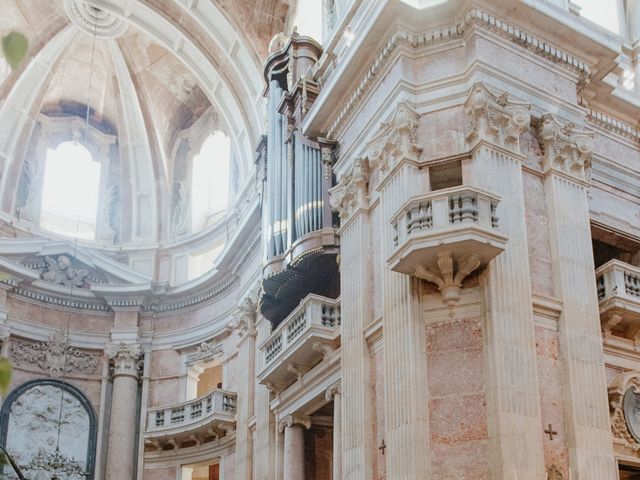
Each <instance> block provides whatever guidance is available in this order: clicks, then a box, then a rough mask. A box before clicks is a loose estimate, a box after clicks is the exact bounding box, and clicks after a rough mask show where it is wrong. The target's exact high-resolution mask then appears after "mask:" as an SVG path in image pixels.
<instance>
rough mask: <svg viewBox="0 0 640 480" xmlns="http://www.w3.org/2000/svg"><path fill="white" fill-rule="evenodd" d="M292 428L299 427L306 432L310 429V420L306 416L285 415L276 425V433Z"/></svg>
mask: <svg viewBox="0 0 640 480" xmlns="http://www.w3.org/2000/svg"><path fill="white" fill-rule="evenodd" d="M294 426H300V427H303V428H305V429H306V430H308V429H310V428H311V419H310V418H309V417H307V416H306V415H298V414H293V415H287V416H286V417H284V418H283V419H282V420H280V422H279V423H278V431H279V432H280V433H282V432H284V429H285V428H292V427H294Z"/></svg>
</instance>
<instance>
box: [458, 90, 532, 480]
mask: <svg viewBox="0 0 640 480" xmlns="http://www.w3.org/2000/svg"><path fill="white" fill-rule="evenodd" d="M530 108H531V106H530V105H529V104H526V103H522V102H517V101H514V100H512V99H511V98H509V96H508V95H507V94H506V93H503V94H501V95H497V94H495V93H493V92H491V91H490V90H489V89H488V87H487V86H485V85H484V84H482V83H477V84H475V85H474V86H473V87H472V88H471V92H470V94H469V98H468V99H467V101H466V103H465V109H466V112H467V114H468V115H469V117H470V120H471V131H470V133H469V134H468V136H467V141H468V142H469V148H470V150H471V153H472V158H471V161H470V163H469V165H468V169H467V170H465V173H466V174H467V176H466V178H464V182H465V183H468V184H469V185H472V186H474V187H478V188H482V189H485V190H488V191H489V192H492V193H495V194H498V195H499V196H500V204H499V206H498V210H497V217H498V219H499V229H500V232H501V233H502V234H504V235H505V236H506V237H507V238H508V243H507V247H506V249H505V251H504V252H502V253H501V254H500V255H498V256H497V257H496V258H495V259H494V260H492V261H491V262H490V263H489V264H488V265H487V267H486V269H485V272H484V273H483V274H482V276H481V278H480V282H481V285H482V288H483V291H484V308H485V316H486V329H485V340H484V342H485V355H486V359H487V360H486V365H487V374H488V375H487V385H486V391H487V409H488V428H489V438H490V446H491V459H490V467H491V478H492V479H496V480H498V479H501V480H502V479H504V480H506V479H508V480H513V479H514V478H518V480H539V479H540V478H544V476H545V470H544V451H543V442H542V420H541V416H540V393H539V389H538V371H537V359H536V338H535V329H534V322H533V309H532V303H531V302H532V298H531V274H530V270H529V247H528V242H527V229H526V219H525V203H524V187H523V179H522V161H523V160H524V158H525V157H524V156H523V154H522V153H521V152H520V142H519V138H520V134H521V133H523V132H525V131H527V130H528V129H529V124H530V113H529V110H530ZM465 167H466V166H465Z"/></svg>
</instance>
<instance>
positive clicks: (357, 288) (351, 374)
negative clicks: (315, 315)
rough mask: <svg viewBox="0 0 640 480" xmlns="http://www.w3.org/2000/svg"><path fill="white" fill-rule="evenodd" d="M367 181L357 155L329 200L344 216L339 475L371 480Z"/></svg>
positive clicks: (365, 164) (364, 164)
mask: <svg viewBox="0 0 640 480" xmlns="http://www.w3.org/2000/svg"><path fill="white" fill-rule="evenodd" d="M368 181H369V162H368V161H367V160H366V159H362V158H356V159H355V160H354V161H353V165H352V166H351V167H350V169H349V170H348V172H346V173H345V174H343V175H342V176H341V177H340V182H339V183H338V185H337V186H336V187H334V188H333V189H332V190H331V192H330V194H331V197H330V201H331V206H332V207H333V208H334V209H336V210H338V212H339V214H340V220H341V226H340V230H339V234H340V252H341V255H340V258H341V265H340V284H341V293H340V307H341V315H342V326H341V329H342V331H341V342H342V359H341V371H342V389H343V390H344V391H345V392H346V395H345V396H344V398H343V402H342V406H343V408H344V419H345V428H344V429H343V437H342V438H343V443H342V447H341V448H342V452H341V455H342V460H343V461H342V472H341V473H340V475H339V476H338V477H335V478H344V479H345V480H368V479H370V478H371V477H372V475H373V455H372V453H373V450H372V446H371V442H372V428H371V426H372V425H373V420H372V415H371V409H372V403H371V395H370V392H371V385H370V376H369V358H370V357H369V351H368V347H367V341H366V339H365V336H364V331H365V327H366V326H367V324H368V322H369V321H370V319H371V313H370V308H371V307H370V305H371V304H372V302H371V291H370V289H369V288H368V287H367V285H369V282H370V278H371V264H370V263H371V249H370V238H371V232H370V226H369V224H370V222H369V212H368V210H367V208H368V206H369V205H368V195H367V188H368ZM335 454H336V451H335V449H334V455H335Z"/></svg>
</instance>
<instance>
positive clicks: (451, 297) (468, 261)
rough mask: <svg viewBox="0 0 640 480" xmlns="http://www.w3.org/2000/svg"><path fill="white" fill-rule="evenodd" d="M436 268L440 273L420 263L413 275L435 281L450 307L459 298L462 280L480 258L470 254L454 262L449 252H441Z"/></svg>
mask: <svg viewBox="0 0 640 480" xmlns="http://www.w3.org/2000/svg"><path fill="white" fill-rule="evenodd" d="M437 264H438V269H439V270H440V273H439V274H438V273H434V272H432V271H431V270H428V269H427V268H425V267H424V266H422V265H419V266H418V267H416V270H415V274H414V275H415V276H416V277H418V278H421V279H423V280H426V281H428V282H431V283H435V284H436V285H437V286H438V289H439V290H440V293H441V294H442V301H443V302H444V303H446V304H447V305H448V306H449V307H452V306H453V305H454V304H455V303H457V302H458V300H460V290H461V289H462V281H463V280H464V279H465V278H466V277H467V276H468V275H469V274H470V273H471V272H473V271H474V270H476V269H477V268H478V267H479V266H480V264H481V261H480V258H479V257H478V256H476V255H473V254H470V255H469V256H467V257H465V258H464V259H463V260H462V261H460V262H455V260H454V258H453V256H452V255H451V252H441V253H439V254H438V261H437Z"/></svg>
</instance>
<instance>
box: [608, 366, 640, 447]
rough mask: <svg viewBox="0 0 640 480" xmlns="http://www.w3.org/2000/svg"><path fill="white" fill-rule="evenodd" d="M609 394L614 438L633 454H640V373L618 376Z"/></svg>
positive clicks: (612, 383)
mask: <svg viewBox="0 0 640 480" xmlns="http://www.w3.org/2000/svg"><path fill="white" fill-rule="evenodd" d="M608 394H609V412H610V417H611V431H612V433H613V436H614V438H615V439H617V440H618V441H621V442H622V443H623V444H624V445H625V446H626V447H627V448H629V449H630V450H632V451H633V452H640V372H633V371H632V372H624V373H620V374H618V375H616V376H615V377H614V379H613V380H612V381H611V384H610V385H609V388H608Z"/></svg>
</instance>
